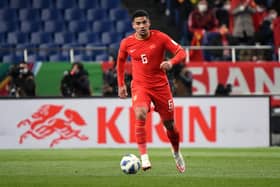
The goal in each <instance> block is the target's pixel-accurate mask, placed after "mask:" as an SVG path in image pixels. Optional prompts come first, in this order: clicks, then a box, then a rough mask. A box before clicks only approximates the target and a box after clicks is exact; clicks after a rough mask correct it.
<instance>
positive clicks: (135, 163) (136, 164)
mask: <svg viewBox="0 0 280 187" xmlns="http://www.w3.org/2000/svg"><path fill="white" fill-rule="evenodd" d="M120 166H121V170H122V171H123V172H124V173H125V174H136V173H137V172H138V171H139V170H140V168H141V164H140V160H139V158H138V157H137V156H135V155H134V154H126V155H124V156H123V157H122V160H121V162H120Z"/></svg>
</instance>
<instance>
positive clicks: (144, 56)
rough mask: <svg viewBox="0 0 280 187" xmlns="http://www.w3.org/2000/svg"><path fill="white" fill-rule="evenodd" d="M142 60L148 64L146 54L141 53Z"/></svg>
mask: <svg viewBox="0 0 280 187" xmlns="http://www.w3.org/2000/svg"><path fill="white" fill-rule="evenodd" d="M141 60H142V63H143V64H148V58H147V56H146V54H141Z"/></svg>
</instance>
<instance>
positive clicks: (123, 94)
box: [118, 85, 128, 99]
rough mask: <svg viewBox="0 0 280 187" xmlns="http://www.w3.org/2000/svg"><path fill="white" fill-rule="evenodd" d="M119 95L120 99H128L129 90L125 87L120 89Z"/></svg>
mask: <svg viewBox="0 0 280 187" xmlns="http://www.w3.org/2000/svg"><path fill="white" fill-rule="evenodd" d="M118 94H119V97H120V98H122V99H124V98H126V97H127V96H128V94H127V89H126V86H125V85H124V86H121V87H119V89H118Z"/></svg>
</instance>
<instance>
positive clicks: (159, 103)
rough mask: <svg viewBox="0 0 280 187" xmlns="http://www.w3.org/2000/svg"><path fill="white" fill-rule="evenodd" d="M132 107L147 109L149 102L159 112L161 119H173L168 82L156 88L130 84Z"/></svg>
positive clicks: (171, 99)
mask: <svg viewBox="0 0 280 187" xmlns="http://www.w3.org/2000/svg"><path fill="white" fill-rule="evenodd" d="M131 95H132V96H131V97H132V107H133V108H135V107H142V106H144V107H146V108H147V109H148V110H149V111H150V108H151V103H153V105H154V107H155V108H154V110H155V111H156V112H158V113H159V115H160V117H161V119H162V120H163V121H165V120H173V119H174V103H173V97H172V93H171V90H170V86H169V84H166V85H165V86H162V87H157V88H144V87H141V86H134V85H132V88H131Z"/></svg>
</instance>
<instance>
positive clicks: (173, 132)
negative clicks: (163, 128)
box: [167, 126, 179, 153]
mask: <svg viewBox="0 0 280 187" xmlns="http://www.w3.org/2000/svg"><path fill="white" fill-rule="evenodd" d="M167 137H168V139H169V141H170V143H171V145H172V148H173V151H174V152H175V153H177V152H179V132H178V130H177V129H176V127H175V126H174V127H173V128H172V129H168V130H167Z"/></svg>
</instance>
